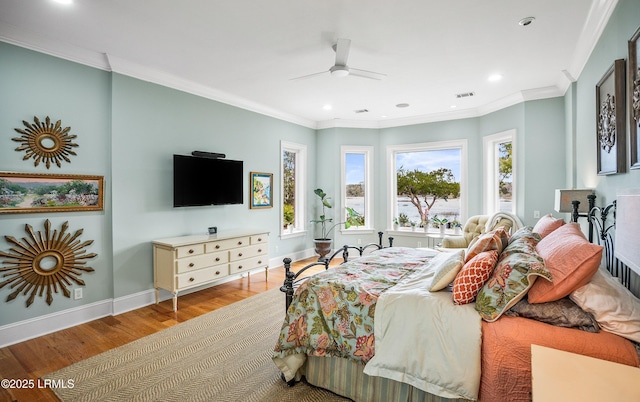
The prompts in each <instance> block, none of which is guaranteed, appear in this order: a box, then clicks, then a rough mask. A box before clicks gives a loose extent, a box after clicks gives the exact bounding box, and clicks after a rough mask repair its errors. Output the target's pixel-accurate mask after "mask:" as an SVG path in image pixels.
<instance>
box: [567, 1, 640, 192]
mask: <svg viewBox="0 0 640 402" xmlns="http://www.w3.org/2000/svg"><path fill="white" fill-rule="evenodd" d="M639 26H640V1H638V0H620V1H619V2H618V5H617V6H616V9H615V10H614V12H613V14H612V16H611V18H610V20H609V23H608V24H607V27H606V28H605V30H604V32H603V34H602V36H601V37H600V40H599V41H598V44H597V45H596V47H595V48H594V50H593V53H592V55H591V57H590V58H589V61H588V62H587V64H586V65H585V67H584V70H583V71H582V74H580V77H579V79H578V82H577V85H576V166H577V171H576V187H577V188H585V187H587V188H595V189H596V194H597V196H598V199H597V204H598V205H606V204H607V203H610V202H612V201H613V200H614V199H615V196H616V191H617V189H619V188H638V187H640V169H636V170H631V171H627V173H623V174H616V175H609V176H598V175H597V166H596V165H597V161H596V116H595V110H596V103H595V102H596V100H595V96H596V95H595V88H596V84H597V83H598V81H600V79H601V78H602V76H603V75H604V73H605V72H606V71H607V70H608V69H609V67H610V66H611V65H612V64H613V62H614V60H616V59H628V57H629V56H628V50H627V41H628V40H629V39H630V38H631V36H632V35H633V33H634V32H635V31H636V29H638V27H639ZM628 116H629V114H628V112H627V113H626V118H627V119H628ZM628 135H629V123H628V122H627V132H626V135H625V137H627V143H628ZM627 148H628V146H627ZM628 165H629V163H628V160H627V166H628Z"/></svg>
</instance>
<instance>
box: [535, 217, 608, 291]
mask: <svg viewBox="0 0 640 402" xmlns="http://www.w3.org/2000/svg"><path fill="white" fill-rule="evenodd" d="M536 251H537V252H538V254H540V256H541V257H542V258H544V262H545V264H546V266H547V269H548V270H549V272H551V275H553V282H547V281H540V282H538V283H536V284H535V285H534V286H533V287H531V290H530V291H529V303H544V302H550V301H555V300H559V299H562V298H563V297H566V296H568V295H569V294H570V293H571V292H573V291H574V290H576V289H578V288H579V287H580V286H583V285H585V284H586V283H587V282H589V279H591V277H592V276H593V274H594V273H595V272H596V271H597V270H598V267H599V266H600V262H601V260H602V246H599V245H597V244H591V243H589V241H588V240H587V239H586V238H585V237H584V234H583V233H582V231H581V230H580V225H578V224H577V223H567V224H565V225H563V226H561V227H559V228H558V229H556V230H554V231H553V232H551V233H550V234H549V235H548V236H547V237H545V238H544V239H542V240H541V241H540V243H538V245H537V246H536Z"/></svg>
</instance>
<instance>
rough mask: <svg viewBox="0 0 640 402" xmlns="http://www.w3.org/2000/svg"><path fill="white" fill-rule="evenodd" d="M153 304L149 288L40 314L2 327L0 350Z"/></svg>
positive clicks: (296, 256)
mask: <svg viewBox="0 0 640 402" xmlns="http://www.w3.org/2000/svg"><path fill="white" fill-rule="evenodd" d="M313 255H314V252H313V250H312V249H309V250H303V251H300V252H297V253H293V254H292V255H288V256H287V257H289V258H291V259H292V260H293V261H296V260H301V259H305V258H309V257H312V256H313ZM283 259H284V257H282V258H280V257H274V258H272V259H270V260H269V267H270V268H269V269H272V268H273V267H279V266H282V260H283ZM259 272H264V271H263V269H262V268H260V269H259V270H254V271H251V273H253V274H258V273H259ZM244 275H246V273H245V274H241V275H232V276H229V277H227V278H225V279H222V280H220V281H218V282H215V283H214V284H208V285H204V286H202V287H197V288H193V289H189V290H188V291H184V292H182V293H180V295H184V294H187V293H191V292H197V291H198V290H202V289H204V288H207V287H210V286H215V285H219V284H222V283H225V282H230V281H233V280H236V279H238V278H240V277H241V276H244ZM171 297H172V294H171V293H170V292H167V291H164V290H161V291H160V301H163V300H167V299H170V298H171ZM155 302H156V298H155V290H154V289H150V290H145V291H142V292H138V293H134V294H131V295H126V296H122V297H118V298H115V299H107V300H101V301H97V302H94V303H90V304H85V305H83V306H79V307H74V308H70V309H67V310H63V311H58V312H55V313H51V314H46V315H42V316H40V317H35V318H30V319H28V320H24V321H19V322H16V323H12V324H7V325H3V326H1V327H0V348H3V347H6V346H9V345H13V344H16V343H20V342H24V341H27V340H29V339H33V338H37V337H39V336H42V335H47V334H50V333H52V332H56V331H60V330H63V329H66V328H70V327H74V326H76V325H80V324H84V323H86V322H89V321H93V320H97V319H98V318H102V317H107V316H110V315H118V314H122V313H126V312H127V311H131V310H135V309H138V308H141V307H145V306H148V305H150V304H153V303H155Z"/></svg>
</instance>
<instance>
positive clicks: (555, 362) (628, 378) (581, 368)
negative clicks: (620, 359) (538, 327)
mask: <svg viewBox="0 0 640 402" xmlns="http://www.w3.org/2000/svg"><path fill="white" fill-rule="evenodd" d="M531 377H532V381H533V384H532V389H533V402H555V401H558V402H572V401H580V402H588V401H593V402H602V401H640V368H638V367H632V366H627V365H625V364H620V363H614V362H610V361H607V360H601V359H595V358H593V357H589V356H583V355H579V354H575V353H570V352H565V351H562V350H557V349H552V348H547V347H544V346H539V345H531Z"/></svg>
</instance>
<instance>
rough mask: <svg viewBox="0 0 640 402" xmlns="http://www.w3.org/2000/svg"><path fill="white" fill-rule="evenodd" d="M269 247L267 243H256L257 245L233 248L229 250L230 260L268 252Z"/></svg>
mask: <svg viewBox="0 0 640 402" xmlns="http://www.w3.org/2000/svg"><path fill="white" fill-rule="evenodd" d="M268 248H269V247H268V246H267V245H266V244H256V245H255V246H248V247H241V248H237V249H233V250H231V251H229V261H238V260H242V259H245V258H251V257H256V256H259V255H263V254H267V251H268Z"/></svg>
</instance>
